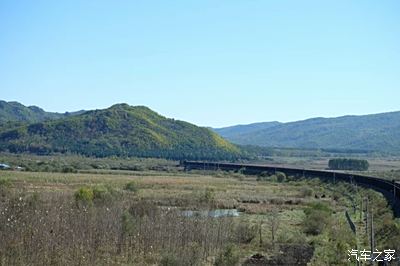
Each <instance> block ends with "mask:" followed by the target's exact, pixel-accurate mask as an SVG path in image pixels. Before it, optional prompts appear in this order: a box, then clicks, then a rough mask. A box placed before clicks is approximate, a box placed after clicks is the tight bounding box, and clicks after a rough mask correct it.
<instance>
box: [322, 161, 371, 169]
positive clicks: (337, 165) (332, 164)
mask: <svg viewBox="0 0 400 266" xmlns="http://www.w3.org/2000/svg"><path fill="white" fill-rule="evenodd" d="M328 165H329V169H332V170H355V171H366V170H368V167H369V163H368V161H367V160H359V159H346V158H337V159H330V160H329V163H328Z"/></svg>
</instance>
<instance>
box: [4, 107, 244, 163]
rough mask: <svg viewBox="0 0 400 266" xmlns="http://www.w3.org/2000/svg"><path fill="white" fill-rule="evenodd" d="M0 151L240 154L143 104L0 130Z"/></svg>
mask: <svg viewBox="0 0 400 266" xmlns="http://www.w3.org/2000/svg"><path fill="white" fill-rule="evenodd" d="M0 150H1V151H8V152H13V153H21V152H29V153H34V154H42V155H45V154H50V153H72V154H82V155H86V156H96V157H107V156H129V157H131V156H137V157H156V158H168V159H215V160H217V159H224V160H229V159H235V158H238V157H239V156H240V150H239V148H238V147H236V146H235V145H233V144H231V143H229V142H227V141H225V140H224V139H223V138H222V137H220V136H219V135H218V134H216V133H214V132H212V131H211V130H209V129H207V128H202V127H197V126H195V125H192V124H190V123H187V122H183V121H178V120H174V119H168V118H165V117H163V116H161V115H159V114H157V113H155V112H153V111H152V110H150V109H149V108H147V107H144V106H135V107H132V106H129V105H127V104H117V105H114V106H112V107H110V108H108V109H103V110H94V111H87V112H84V113H82V114H77V115H73V116H67V117H64V118H59V119H56V120H48V121H44V122H37V123H30V124H22V125H16V126H15V127H11V128H5V127H3V130H2V131H1V132H0Z"/></svg>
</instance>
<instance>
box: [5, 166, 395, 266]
mask: <svg viewBox="0 0 400 266" xmlns="http://www.w3.org/2000/svg"><path fill="white" fill-rule="evenodd" d="M352 189H353V188H352V187H349V186H348V185H346V184H339V185H335V186H333V185H332V184H327V183H322V182H321V181H320V180H318V179H311V180H295V179H294V178H292V177H285V180H281V182H278V181H277V179H276V177H275V176H267V177H257V176H245V175H242V174H239V173H226V172H202V171H199V172H183V171H181V170H179V169H177V170H176V171H172V172H171V171H154V170H153V171H150V170H146V171H123V172H121V171H113V170H108V171H105V172H103V173H101V174H100V173H98V172H97V173H91V172H90V171H89V172H85V173H51V172H27V171H1V172H0V191H1V194H0V197H1V201H0V236H1V237H2V239H3V241H2V242H1V243H0V265H26V264H33V265H45V264H52V265H65V264H72V265H94V264H96V265H235V264H243V265H252V264H251V263H253V264H254V263H255V260H256V262H258V263H261V262H264V263H268V264H270V265H279V263H281V264H282V263H284V264H290V263H295V264H299V265H305V264H306V263H307V262H309V263H310V264H311V265H322V264H321V263H322V262H324V263H325V262H329V264H332V263H333V262H335V263H337V264H338V265H340V264H341V263H345V262H346V260H347V258H348V257H347V249H351V248H352V247H354V245H355V243H356V241H358V240H357V238H356V237H355V236H353V235H352V233H351V231H350V229H349V225H348V223H347V221H346V220H345V218H344V211H345V210H348V209H351V206H352V200H354V199H352V198H351V197H350V198H349V197H348V196H346V195H349V193H351V192H352V191H351V190H352ZM362 193H370V194H371V193H372V195H373V197H376V198H377V199H378V200H377V201H376V202H377V204H378V203H379V202H380V203H379V204H381V205H384V210H382V213H384V214H385V215H388V216H389V217H390V211H389V210H388V209H387V208H386V206H385V201H384V200H383V198H382V197H381V196H380V195H379V194H378V193H373V192H370V191H363V190H359V191H358V192H357V193H356V194H355V195H357V197H358V194H360V195H361V194H362ZM228 209H229V210H232V209H234V210H235V211H238V216H234V217H232V216H224V215H221V217H216V216H214V215H208V214H207V213H208V212H207V211H212V210H228ZM187 211H192V213H193V214H191V215H189V216H188V215H185V213H187ZM376 211H378V210H376ZM210 213H212V212H210ZM353 217H354V218H355V219H356V217H357V214H356V213H355V214H354V215H353ZM377 228H379V222H377ZM381 241H382V244H383V243H384V242H383V241H386V239H383V240H381ZM385 243H386V242H385ZM338 247H340V249H339V250H338ZM332 250H336V252H332ZM255 254H260V256H258V255H257V256H258V257H257V256H254V257H253V258H252V256H253V255H255Z"/></svg>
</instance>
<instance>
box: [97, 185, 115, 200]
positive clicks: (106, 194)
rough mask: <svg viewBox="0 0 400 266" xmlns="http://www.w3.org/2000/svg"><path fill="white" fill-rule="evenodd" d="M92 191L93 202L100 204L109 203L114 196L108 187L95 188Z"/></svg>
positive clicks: (112, 190)
mask: <svg viewBox="0 0 400 266" xmlns="http://www.w3.org/2000/svg"><path fill="white" fill-rule="evenodd" d="M92 190H93V200H95V201H97V202H102V203H104V202H107V201H111V200H112V199H113V197H114V196H115V194H116V192H115V191H114V189H113V188H112V187H110V186H96V187H94V188H93V189H92Z"/></svg>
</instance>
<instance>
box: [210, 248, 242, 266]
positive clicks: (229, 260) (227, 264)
mask: <svg viewBox="0 0 400 266" xmlns="http://www.w3.org/2000/svg"><path fill="white" fill-rule="evenodd" d="M238 262H239V254H238V251H237V248H236V247H235V246H234V245H232V244H230V245H228V246H226V247H225V249H224V250H223V251H222V252H221V253H220V254H219V255H218V257H217V258H216V260H215V263H214V265H215V266H233V265H236V264H237V263H238Z"/></svg>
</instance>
